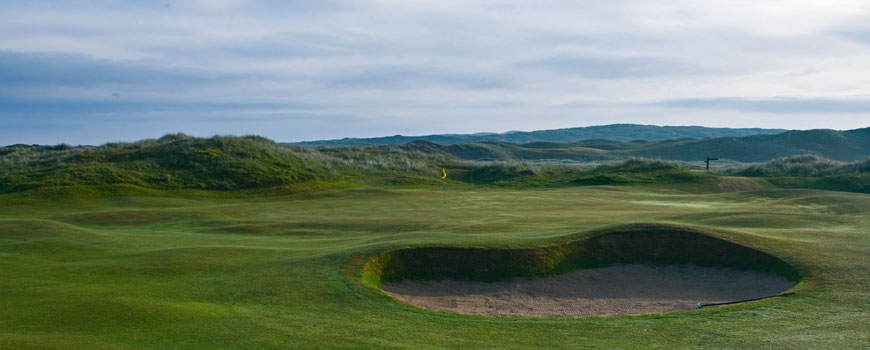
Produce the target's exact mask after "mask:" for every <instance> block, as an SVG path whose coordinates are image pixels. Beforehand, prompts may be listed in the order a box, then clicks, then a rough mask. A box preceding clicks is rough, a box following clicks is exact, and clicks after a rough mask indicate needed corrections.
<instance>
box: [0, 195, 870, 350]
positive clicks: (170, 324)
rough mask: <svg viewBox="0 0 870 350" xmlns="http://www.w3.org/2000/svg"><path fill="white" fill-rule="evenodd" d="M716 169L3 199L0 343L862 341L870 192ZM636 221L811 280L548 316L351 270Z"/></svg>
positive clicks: (734, 344)
mask: <svg viewBox="0 0 870 350" xmlns="http://www.w3.org/2000/svg"><path fill="white" fill-rule="evenodd" d="M723 179H724V180H722V181H721V182H722V184H723V185H722V187H721V188H714V189H710V188H709V187H708V186H706V185H701V184H698V185H679V184H676V185H666V186H658V185H647V186H633V185H632V186H618V187H612V186H586V187H558V188H538V189H525V190H513V189H505V188H501V189H498V188H477V187H469V186H457V187H448V190H447V191H446V193H445V192H442V191H441V190H440V188H427V187H381V188H379V189H327V190H316V191H302V192H293V193H291V194H286V195H276V193H277V192H276V193H267V194H270V195H264V193H258V192H209V191H195V190H185V191H175V192H173V191H153V190H148V189H142V188H138V187H129V186H126V185H123V186H121V185H119V186H115V187H113V188H110V189H103V190H99V189H88V190H85V189H81V188H78V189H76V188H73V189H70V188H67V189H62V190H58V189H42V190H28V191H23V192H21V191H20V192H14V193H6V194H0V306H2V307H0V348H5V349H22V348H42V349H71V348H87V349H128V348H171V349H201V348H228V349H271V348H275V349H287V348H343V349H346V348H358V349H366V348H368V349H382V348H405V349H445V348H469V347H475V348H489V349H521V348H566V349H567V348H572V349H573V348H614V347H625V348H632V347H634V348H640V347H642V348H663V349H672V348H735V349H745V348H783V349H793V348H837V349H843V348H862V347H863V348H866V347H867V344H870V328H868V326H867V323H866V318H867V315H868V314H870V292H868V291H870V275H868V274H867V271H870V235H868V233H867V232H870V215H868V213H870V197H868V196H867V195H865V194H858V193H845V192H829V191H818V190H788V189H774V188H749V189H750V190H749V191H742V192H729V191H722V190H728V189H729V188H730V189H744V190H745V189H747V188H745V187H744V185H740V184H741V183H744V182H745V181H746V180H745V179H742V178H734V179H731V178H723ZM110 193H123V195H109V194H110ZM445 197H446V203H445ZM637 222H646V223H665V224H678V225H685V226H688V227H694V228H697V229H700V230H705V231H709V232H713V233H715V234H716V236H717V237H720V238H724V239H727V240H729V241H732V242H736V243H740V244H743V245H746V246H749V247H752V248H755V249H758V250H761V251H764V252H766V253H770V254H773V255H775V256H777V257H779V258H781V259H783V260H784V261H786V262H788V263H789V264H791V265H793V266H796V267H798V268H799V269H800V270H801V271H803V273H804V274H805V275H806V278H805V279H804V280H803V282H801V283H800V284H798V286H796V290H797V292H798V293H797V294H796V295H795V296H792V297H788V298H782V299H779V300H765V301H758V302H751V303H747V304H741V305H734V306H726V307H720V308H711V309H704V310H692V311H685V312H677V313H670V314H660V315H645V316H622V317H610V318H577V319H571V318H562V319H560V318H486V317H479V316H467V315H458V314H450V313H444V312H437V311H429V310H423V309H419V308H415V307H412V306H408V305H404V304H401V303H398V302H396V301H393V300H392V299H390V298H388V297H386V296H385V295H383V294H382V293H380V292H378V291H377V290H376V289H373V288H371V287H369V286H368V285H366V284H365V283H363V282H362V279H361V275H360V271H361V265H362V262H363V261H364V259H365V257H370V256H371V254H374V253H375V252H376V251H378V250H379V249H386V248H391V247H403V246H414V245H420V244H424V245H433V244H434V245H471V246H486V247H501V248H504V247H512V248H527V247H534V246H540V245H546V244H548V243H552V242H557V241H561V240H564V239H567V238H569V237H579V236H583V235H585V234H587V233H588V232H591V230H595V229H598V228H602V227H608V226H612V225H619V224H626V223H637Z"/></svg>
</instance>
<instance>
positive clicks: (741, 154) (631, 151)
mask: <svg viewBox="0 0 870 350" xmlns="http://www.w3.org/2000/svg"><path fill="white" fill-rule="evenodd" d="M382 147H384V148H396V147H398V148H399V149H403V150H409V151H411V150H413V151H419V152H424V153H429V154H439V155H444V156H451V157H455V158H459V159H463V160H474V161H486V160H494V159H500V160H506V159H510V160H571V161H597V160H616V159H622V158H627V157H644V158H658V159H666V160H680V161H702V160H704V159H705V158H706V157H707V156H711V157H718V158H720V159H722V160H726V159H727V160H731V161H736V162H744V163H753V162H765V161H769V160H772V159H776V158H781V157H788V156H796V155H815V156H820V157H824V158H828V159H833V160H839V161H859V160H863V159H865V158H867V157H870V128H865V129H855V130H847V131H835V130H806V131H788V132H784V133H780V134H772V135H751V136H744V137H720V138H712V139H690V138H683V139H672V140H663V141H654V142H646V141H641V140H635V141H632V142H623V141H615V140H604V139H594V140H583V141H578V142H572V143H554V142H532V143H526V144H515V143H508V142H491V141H488V142H474V143H466V144H455V145H441V144H436V143H433V142H428V141H425V140H417V141H414V142H411V143H408V144H405V145H399V146H382Z"/></svg>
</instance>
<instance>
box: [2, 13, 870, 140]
mask: <svg viewBox="0 0 870 350" xmlns="http://www.w3.org/2000/svg"><path fill="white" fill-rule="evenodd" d="M167 4H168V5H169V6H165V5H167ZM865 23H870V3H867V2H865V1H857V0H856V1H715V2H713V1H690V0H679V1H628V0H616V1H608V2H586V1H584V2H578V1H567V0H551V1H539V2H528V1H459V0H445V1H422V0H420V1H416V0H415V1H409V0H372V1H342V0H322V1H302V0H291V1H245V0H219V1H215V0H209V1H205V0H186V1H166V2H150V1H120V0H114V1H106V0H103V1H96V0H94V1H81V2H55V1H21V0H10V1H6V2H3V3H2V4H0V51H5V52H6V54H8V55H15V54H18V53H45V52H50V53H53V54H77V55H80V56H73V57H78V58H77V59H76V60H71V61H70V60H68V59H63V58H62V57H64V56H63V55H59V56H54V57H59V58H57V62H43V63H41V64H43V65H46V66H48V67H51V68H52V69H53V70H44V71H43V70H40V69H39V68H38V67H36V66H32V67H30V68H31V69H30V70H28V72H30V73H31V77H30V80H28V81H19V82H18V83H17V84H11V83H9V82H7V83H5V84H4V83H0V84H2V85H0V94H3V95H4V96H0V97H4V98H6V99H7V100H9V99H14V98H25V97H26V98H28V99H29V100H27V101H24V102H27V103H30V102H32V101H31V100H32V99H36V98H38V95H39V94H35V93H34V92H42V95H41V96H42V98H43V99H44V100H45V103H47V104H49V105H50V104H51V103H53V101H54V100H53V99H57V98H59V97H58V96H60V95H61V94H67V96H66V97H65V99H66V100H69V99H75V98H81V99H86V100H87V101H86V102H88V103H92V102H94V101H96V102H99V101H100V98H101V97H100V96H111V92H113V91H116V90H120V91H121V95H122V96H123V97H124V98H125V99H129V100H135V101H132V102H135V103H134V104H131V106H134V105H139V106H141V104H144V103H152V104H161V103H163V104H164V105H163V106H161V107H160V108H157V107H155V108H156V109H159V110H160V111H161V112H160V113H163V114H164V115H174V118H181V119H183V118H191V120H195V118H196V116H195V115H192V114H197V113H199V114H202V115H211V114H215V113H221V111H220V110H211V111H207V110H206V109H207V108H215V109H218V108H221V106H224V107H226V106H227V105H226V104H237V105H239V104H240V105H246V104H265V105H268V106H269V108H268V109H269V111H270V112H269V113H267V114H263V113H259V112H258V113H254V112H251V111H250V110H248V109H239V108H236V109H233V111H232V112H233V113H231V114H233V115H235V116H236V117H235V118H236V120H237V121H239V122H234V123H230V122H228V119H227V118H223V119H221V120H222V121H219V122H216V123H223V124H222V125H225V126H224V127H216V128H217V129H219V130H226V129H228V128H240V129H245V130H239V132H240V133H241V132H250V131H251V130H254V131H263V132H264V133H266V136H269V137H273V138H276V139H279V140H299V139H306V138H322V137H343V136H374V135H378V134H396V133H404V132H405V131H404V130H406V129H407V130H417V133H430V132H473V131H484V130H493V131H505V130H512V129H528V128H548V127H568V126H579V125H589V124H598V123H602V122H638V123H648V124H663V123H668V124H702V125H704V124H707V125H714V126H765V127H774V126H777V125H771V124H776V121H777V120H782V122H783V123H784V124H783V125H781V126H783V127H789V125H788V124H785V123H787V122H789V115H787V114H784V113H782V112H781V111H780V110H776V109H777V108H782V106H781V105H776V104H754V105H752V106H753V107H752V108H751V110H748V109H747V108H742V109H740V108H730V109H728V110H727V111H721V110H716V109H714V108H693V109H687V108H686V107H685V106H675V105H673V104H670V105H669V104H667V103H663V104H659V105H657V107H655V108H652V107H650V103H654V102H655V101H702V100H703V101H720V102H721V101H724V100H723V99H732V98H737V99H743V100H746V101H765V100H767V99H770V98H772V97H775V96H784V97H787V98H792V99H796V100H808V101H814V100H815V101H819V100H831V99H844V98H845V99H850V98H851V99H856V100H859V101H858V102H855V104H852V106H863V105H862V103H864V102H861V101H863V98H862V97H861V96H870V86H868V85H867V84H866V81H868V80H870V59H868V58H870V56H868V55H870V45H868V44H867V43H870V39H868V38H870V35H867V33H870V30H868V27H867V26H866V24H865ZM83 57H84V58H83ZM87 57H90V58H87ZM89 59H92V63H94V64H95V65H96V67H93V65H90V66H88V67H89V68H88V69H95V71H96V72H99V73H95V74H97V75H100V74H101V75H100V76H101V77H103V78H104V79H101V78H100V76H83V75H82V74H78V73H81V69H82V67H81V65H80V64H79V65H76V64H78V63H81V61H82V60H89ZM76 62H78V63H76ZM2 64H4V63H3V62H0V65H2ZM34 64H36V63H34ZM101 65H102V70H101V68H100V66H101ZM4 68H5V71H6V74H11V73H9V72H10V69H11V68H10V67H9V66H7V67H2V66H0V74H3V73H2V72H3V71H4ZM64 70H67V73H64ZM125 70H128V71H127V72H125ZM49 73H51V74H53V75H50V74H49ZM137 77H140V78H141V79H140V78H137ZM52 79H54V80H52ZM76 79H78V80H76ZM112 79H114V80H112ZM119 79H120V81H119ZM130 79H133V80H135V81H130ZM137 79H138V80H137ZM7 81H8V80H7ZM71 86H72V87H75V86H81V87H85V88H82V89H72V88H71ZM107 92H108V93H107ZM16 96H17V97H16ZM35 96H37V97H35ZM107 99H108V100H109V101H112V98H111V97H109V98H107ZM24 102H22V103H24ZM55 102H56V101H55ZM216 102H220V103H224V105H221V104H220V103H216ZM192 105H195V106H198V107H197V108H193V109H191V108H189V107H188V108H182V107H181V106H192ZM282 105H283V106H286V108H285V107H282ZM300 105H304V106H305V108H304V111H303V112H304V113H303V112H300V111H299V109H298V106H300ZM708 105H709V104H708ZM720 105H721V104H720ZM731 105H732V106H733V105H734V104H733V103H732V104H731ZM744 105H746V104H744ZM173 106H176V107H173ZM209 106H211V107H209ZM639 106H646V107H639ZM814 106H816V107H815V108H828V107H830V108H831V110H830V111H829V113H825V110H822V109H817V110H814V111H813V112H812V113H801V114H800V117H799V118H801V120H802V122H801V123H800V124H799V125H800V127H833V128H855V127H863V126H867V125H865V124H867V122H866V120H863V119H861V118H859V117H856V115H855V113H854V111H849V112H844V111H843V110H842V109H840V110H839V112H838V110H837V108H833V107H835V106H834V105H830V104H828V105H825V104H816V105H814ZM116 107H117V106H115V107H113V108H116ZM94 108H95V109H98V110H99V109H100V108H97V107H94ZM131 108H132V107H131ZM173 108H177V109H176V110H175V112H173ZM764 108H768V109H770V110H769V111H768V112H770V113H766V112H765V111H764ZM689 111H690V112H691V113H689ZM76 113H77V114H75V115H73V116H70V117H69V118H72V119H73V120H76V118H78V120H80V121H81V123H83V124H86V123H88V120H89V118H92V117H93V116H92V115H91V114H89V113H88V110H87V109H86V108H82V109H79V110H77V112H76ZM136 113H138V112H137V111H136V110H132V109H131V110H130V111H128V114H136ZM173 113H174V114H173ZM282 113H283V114H282ZM722 113H729V115H730V117H729V118H724V119H723V118H722V115H721V114H722ZM224 114H226V113H224ZM149 115H151V116H153V114H149ZM335 115H340V116H345V117H349V118H350V117H352V118H357V119H355V120H359V121H365V122H366V123H367V124H366V125H368V126H367V127H362V126H360V125H358V124H354V126H353V127H345V126H346V124H342V123H335V124H330V123H332V122H331V121H330V120H332V119H330V118H328V117H325V116H335ZM831 115H836V116H839V117H837V118H831ZM18 117H20V116H18ZM3 118H7V119H8V118H17V117H16V116H11V115H10V114H8V113H6V114H4V115H0V122H3V121H4V120H3ZM28 118H30V119H33V120H34V123H37V124H38V123H39V120H40V117H39V116H32V115H31V116H28ZM311 118H322V121H320V122H318V123H312V122H311ZM813 118H815V119H813ZM865 119H866V118H865ZM46 120H48V119H46ZM246 120H247V121H250V123H251V124H250V125H248V126H247V127H244V128H242V127H240V125H247V124H245V121H246ZM433 120H437V122H433ZM753 120H758V121H759V122H758V123H759V125H755V124H753V122H752V121H753ZM814 120H815V121H814ZM7 121H8V120H7ZM294 121H295V122H298V123H300V125H309V126H311V125H317V126H319V127H323V129H322V130H312V129H310V128H309V129H305V131H301V130H303V129H299V130H300V131H294V130H295V129H294V128H288V127H283V128H271V127H270V125H273V124H274V125H285V126H286V125H292V123H294ZM46 123H47V122H46ZM760 124H764V125H760ZM34 125H36V124H34ZM185 125H187V124H185ZM330 125H331V126H330ZM795 127H797V126H795ZM143 130H146V129H145V128H143ZM147 130H151V129H147ZM181 131H187V132H190V133H195V132H194V131H193V130H181ZM143 132H145V131H143ZM363 132H365V133H368V134H366V135H362V134H361V133H363ZM149 136H155V135H148V134H142V135H140V136H138V137H149ZM12 137H15V138H18V139H16V140H19V139H20V141H22V142H27V138H28V137H33V136H29V135H27V134H26V133H17V132H15V131H0V139H3V140H6V139H10V138H12ZM70 137H71V138H74V137H75V136H74V135H71V136H70ZM92 137H94V136H93V135H90V134H89V136H86V137H84V136H83V137H82V140H86V139H89V138H92ZM58 141H63V140H58ZM101 141H104V140H103V139H99V138H97V139H93V141H91V142H101ZM7 142H8V141H7ZM43 142H44V141H43Z"/></svg>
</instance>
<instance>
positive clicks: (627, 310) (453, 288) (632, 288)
mask: <svg viewBox="0 0 870 350" xmlns="http://www.w3.org/2000/svg"><path fill="white" fill-rule="evenodd" d="M793 285H794V282H792V281H789V280H787V279H785V278H783V277H780V276H777V275H773V274H767V273H762V272H757V271H747V270H733V269H727V268H710V267H695V266H677V265H666V266H649V265H636V264H630V265H615V266H610V267H603V268H594V269H584V270H577V271H574V272H571V273H567V274H564V275H558V276H552V277H546V278H540V279H534V280H527V279H521V280H515V281H510V282H495V283H486V282H474V281H458V280H440V281H432V280H429V281H410V280H405V281H401V282H398V283H391V284H386V285H384V286H383V290H384V291H385V292H386V293H387V294H389V295H391V296H392V297H394V298H396V299H398V300H401V301H403V302H406V303H408V304H411V305H416V306H419V307H424V308H429V309H436V310H443V311H452V312H458V313H463V314H475V315H486V316H614V315H628V314H647V313H658V312H668V311H677V310H688V309H694V308H697V305H698V303H705V304H706V303H719V302H730V301H737V300H746V299H752V298H760V297H766V296H771V295H776V294H779V293H781V292H783V291H785V290H787V289H789V288H791V287H792V286H793Z"/></svg>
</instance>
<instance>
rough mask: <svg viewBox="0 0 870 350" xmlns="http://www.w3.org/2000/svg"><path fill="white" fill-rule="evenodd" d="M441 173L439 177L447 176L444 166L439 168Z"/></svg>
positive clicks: (444, 177)
mask: <svg viewBox="0 0 870 350" xmlns="http://www.w3.org/2000/svg"><path fill="white" fill-rule="evenodd" d="M441 174H442V175H441V178H442V179H446V178H447V170H444V168H441Z"/></svg>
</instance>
